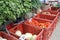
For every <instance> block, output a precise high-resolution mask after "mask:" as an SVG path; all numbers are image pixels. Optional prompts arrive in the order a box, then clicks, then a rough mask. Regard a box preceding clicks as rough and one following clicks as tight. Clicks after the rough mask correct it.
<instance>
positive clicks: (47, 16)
mask: <svg viewBox="0 0 60 40" xmlns="http://www.w3.org/2000/svg"><path fill="white" fill-rule="evenodd" d="M55 17H56V16H50V15H45V14H37V15H36V16H35V17H34V18H37V19H41V18H42V19H47V20H49V21H53V20H54V19H55Z"/></svg>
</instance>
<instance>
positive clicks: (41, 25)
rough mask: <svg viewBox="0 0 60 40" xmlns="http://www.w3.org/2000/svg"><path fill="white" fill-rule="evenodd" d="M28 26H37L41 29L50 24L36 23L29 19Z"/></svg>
mask: <svg viewBox="0 0 60 40" xmlns="http://www.w3.org/2000/svg"><path fill="white" fill-rule="evenodd" d="M28 24H31V25H34V26H39V27H41V28H47V27H48V26H49V25H50V22H45V23H41V22H38V21H36V20H34V19H30V20H29V22H28Z"/></svg>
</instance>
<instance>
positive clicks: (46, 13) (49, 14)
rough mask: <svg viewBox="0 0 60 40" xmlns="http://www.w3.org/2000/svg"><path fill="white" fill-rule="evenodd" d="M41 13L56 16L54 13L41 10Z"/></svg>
mask: <svg viewBox="0 0 60 40" xmlns="http://www.w3.org/2000/svg"><path fill="white" fill-rule="evenodd" d="M42 14H46V15H52V16H56V15H54V14H51V13H50V12H42Z"/></svg>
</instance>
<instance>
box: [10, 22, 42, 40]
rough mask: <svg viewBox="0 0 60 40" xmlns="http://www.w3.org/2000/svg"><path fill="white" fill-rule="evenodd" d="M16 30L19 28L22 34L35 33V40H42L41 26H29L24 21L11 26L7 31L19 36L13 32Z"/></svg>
mask: <svg viewBox="0 0 60 40" xmlns="http://www.w3.org/2000/svg"><path fill="white" fill-rule="evenodd" d="M17 30H20V31H21V32H22V33H23V34H25V33H32V34H36V35H37V38H36V40H42V34H43V30H42V29H41V28H38V27H34V26H30V25H27V24H24V23H20V24H17V25H16V26H15V27H14V28H11V29H10V30H9V32H10V33H11V34H12V35H13V36H15V37H16V38H19V36H17V35H15V32H16V31H17Z"/></svg>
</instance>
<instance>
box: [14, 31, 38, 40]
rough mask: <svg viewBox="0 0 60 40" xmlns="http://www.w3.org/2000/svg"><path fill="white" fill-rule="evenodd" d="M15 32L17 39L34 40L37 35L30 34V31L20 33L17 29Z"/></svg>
mask: <svg viewBox="0 0 60 40" xmlns="http://www.w3.org/2000/svg"><path fill="white" fill-rule="evenodd" d="M15 34H16V35H17V36H19V37H20V38H19V40H35V38H36V37H37V35H32V34H31V33H25V34H22V33H21V31H19V30H17V31H16V32H15Z"/></svg>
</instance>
